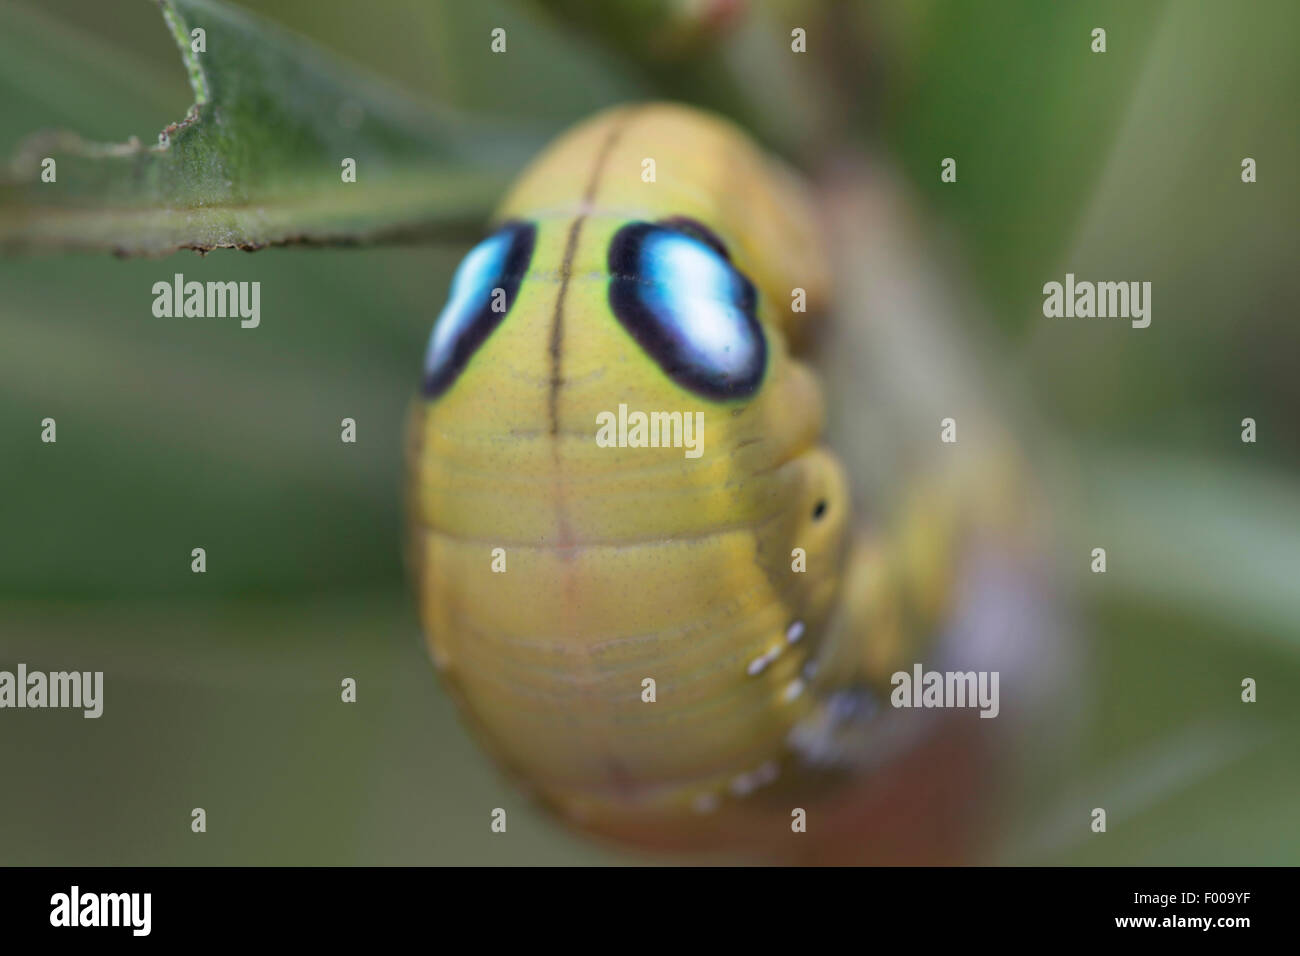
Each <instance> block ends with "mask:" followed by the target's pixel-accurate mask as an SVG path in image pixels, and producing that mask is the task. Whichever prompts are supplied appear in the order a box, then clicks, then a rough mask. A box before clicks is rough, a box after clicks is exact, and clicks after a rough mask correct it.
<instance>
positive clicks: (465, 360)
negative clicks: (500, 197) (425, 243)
mask: <svg viewBox="0 0 1300 956" xmlns="http://www.w3.org/2000/svg"><path fill="white" fill-rule="evenodd" d="M498 237H501V238H504V239H505V240H506V241H507V242H508V243H509V246H508V249H507V251H506V254H505V257H504V259H503V261H502V265H501V268H500V269H499V270H498V271H497V272H496V273H495V275H494V276H493V277H491V279H490V281H489V282H485V283H484V288H483V290H482V291H483V292H484V293H485V294H483V295H482V297H481V298H482V303H481V304H480V305H479V306H478V307H477V308H476V309H475V310H474V311H473V312H472V314H470V315H468V316H466V317H463V318H461V320H460V325H461V326H462V329H461V331H460V333H459V334H458V335H457V336H456V338H455V339H454V340H453V343H452V346H451V351H450V354H448V355H444V356H442V360H441V361H440V362H439V363H438V364H437V365H436V366H435V367H434V368H429V367H428V365H427V363H428V361H429V359H430V358H431V356H430V355H429V354H428V353H427V352H426V367H425V371H424V384H423V388H422V389H421V391H422V392H423V394H424V397H425V398H427V399H434V398H437V397H438V396H440V395H442V394H443V393H444V392H445V391H447V389H448V388H450V387H451V384H452V383H453V382H454V381H455V380H456V378H457V376H459V375H460V373H461V372H462V371H464V369H465V366H466V365H467V364H469V360H470V358H471V357H472V356H473V355H474V353H475V352H476V351H478V349H479V347H480V346H482V344H483V343H484V342H485V341H487V338H488V336H490V335H491V334H492V333H493V331H495V330H496V328H497V326H499V325H500V324H501V322H502V321H503V320H504V319H505V317H506V315H507V314H508V313H509V312H510V309H511V307H512V306H513V305H514V302H515V295H516V294H517V293H518V292H519V286H520V285H521V284H522V283H523V279H524V275H525V273H527V271H528V266H529V264H530V263H531V262H532V258H533V249H534V247H535V246H536V243H537V227H536V226H535V225H534V224H533V223H529V222H521V221H517V220H512V221H510V222H507V223H505V224H503V225H502V226H501V228H499V229H497V230H496V231H495V232H494V233H492V235H491V236H488V237H487V238H486V239H484V240H483V241H482V242H481V243H479V245H478V246H475V247H474V249H473V250H470V252H469V253H467V254H466V259H468V258H469V256H471V255H473V253H474V251H475V250H477V249H478V248H479V247H480V246H482V245H484V244H486V243H488V242H490V241H492V240H493V239H496V238H498ZM463 265H464V260H462V266H463ZM458 271H459V270H458ZM454 283H455V279H453V289H452V292H453V293H454V291H455V286H454ZM497 288H499V289H501V290H502V291H503V293H504V295H505V303H506V307H505V309H503V310H502V311H500V312H497V311H494V310H493V309H492V302H493V298H494V296H493V294H492V293H493V290H495V289H497ZM449 294H451V293H449ZM450 304H451V303H450V301H449V302H448V306H444V308H443V311H442V312H440V313H439V315H438V317H437V319H435V320H434V330H433V332H431V333H430V348H431V347H432V341H433V335H434V333H436V331H437V327H438V324H439V323H440V322H442V321H456V320H457V316H448V315H446V314H445V313H446V309H447V307H449V306H450Z"/></svg>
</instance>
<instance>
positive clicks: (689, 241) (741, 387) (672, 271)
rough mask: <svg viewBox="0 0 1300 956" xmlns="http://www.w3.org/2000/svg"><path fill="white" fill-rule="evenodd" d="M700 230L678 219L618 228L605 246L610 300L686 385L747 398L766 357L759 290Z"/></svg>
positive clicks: (629, 326) (620, 318) (695, 389)
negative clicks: (757, 311) (756, 313)
mask: <svg viewBox="0 0 1300 956" xmlns="http://www.w3.org/2000/svg"><path fill="white" fill-rule="evenodd" d="M681 222H686V221H684V220H683V221H681ZM701 229H703V227H702V226H701V227H699V228H690V229H688V228H686V227H685V226H682V225H680V224H679V221H678V220H669V221H667V222H665V223H660V224H655V223H648V222H634V223H629V224H628V225H626V226H624V227H623V228H622V229H620V230H619V231H618V232H617V233H616V234H615V235H614V238H613V240H612V241H611V243H610V247H609V271H610V273H611V275H612V277H613V278H612V279H611V280H610V286H609V304H610V307H611V308H612V309H613V310H614V315H615V316H616V317H617V318H618V321H619V322H620V323H621V324H622V326H623V328H625V329H626V330H627V331H628V333H629V334H630V335H631V336H632V337H633V338H634V339H636V341H637V343H638V344H640V346H641V348H642V349H644V350H645V352H646V354H647V355H649V356H650V357H651V358H652V359H654V360H655V362H656V363H657V364H658V365H659V367H660V368H662V369H663V370H664V372H665V373H666V374H667V375H668V377H669V378H671V379H672V380H673V381H675V382H677V383H678V384H679V385H681V386H682V387H683V388H687V389H689V390H690V391H692V392H695V393H696V394H698V395H702V396H704V397H706V398H712V399H720V400H721V399H734V398H744V397H746V396H748V395H752V394H753V393H754V392H755V391H756V390H757V389H758V386H759V383H761V382H762V380H763V371H764V368H765V367H766V364H767V342H766V340H765V339H764V338H763V329H762V327H761V326H760V325H759V323H758V319H757V317H756V316H755V312H754V310H755V308H756V304H757V295H756V294H755V292H754V286H753V284H752V283H751V282H750V281H749V280H748V279H747V278H745V276H744V275H742V274H741V273H740V272H738V271H737V270H736V268H735V267H734V266H733V265H732V264H731V263H730V262H729V261H728V259H727V256H726V251H725V249H724V248H723V247H722V245H721V242H720V241H719V240H717V239H716V237H714V236H713V234H712V233H711V232H707V230H706V231H705V234H701V232H700V230H701Z"/></svg>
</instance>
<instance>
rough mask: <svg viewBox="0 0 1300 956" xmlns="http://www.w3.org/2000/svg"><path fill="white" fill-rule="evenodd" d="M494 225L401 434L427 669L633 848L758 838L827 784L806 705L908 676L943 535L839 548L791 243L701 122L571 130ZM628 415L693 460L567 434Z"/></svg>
mask: <svg viewBox="0 0 1300 956" xmlns="http://www.w3.org/2000/svg"><path fill="white" fill-rule="evenodd" d="M495 222H496V227H495V231H494V232H493V233H492V235H491V236H490V237H489V239H488V240H485V242H484V244H483V245H481V246H480V247H477V248H476V250H475V251H474V252H471V254H470V255H469V256H468V257H467V258H466V260H465V263H464V264H463V265H462V267H461V270H460V271H459V272H458V274H457V277H456V280H455V281H454V282H453V287H452V292H451V296H450V300H449V302H448V305H447V307H446V308H445V309H444V311H443V313H442V315H441V316H440V317H439V319H438V322H437V323H435V328H434V334H433V338H432V339H431V343H430V351H429V355H428V356H427V358H426V369H425V390H424V392H425V394H424V396H423V398H422V399H421V401H420V402H419V403H418V405H417V408H416V411H415V413H414V415H413V420H412V426H411V438H410V482H411V485H410V491H411V494H410V500H411V510H412V534H411V549H412V555H413V564H414V567H415V568H416V571H417V574H416V577H417V588H418V594H419V600H420V609H421V617H422V623H423V626H424V629H425V632H426V635H427V639H428V643H429V647H430V650H431V654H432V657H433V660H434V662H435V665H436V667H437V669H438V670H439V672H440V673H441V675H442V678H443V680H444V681H445V683H446V684H447V686H448V687H450V688H451V689H452V691H453V693H454V695H455V697H456V699H457V701H458V703H459V705H460V706H461V708H462V710H463V712H464V714H465V715H466V716H467V718H468V720H469V722H470V723H471V725H472V726H473V727H474V728H475V730H476V731H477V733H478V735H479V737H480V738H481V739H482V740H483V742H484V744H485V745H486V746H487V747H488V748H489V749H490V750H491V752H492V753H494V754H495V755H496V757H497V758H498V759H499V761H500V762H501V763H502V764H503V765H504V766H505V767H507V768H508V769H509V771H510V772H511V773H512V775H513V776H514V777H515V778H516V779H517V780H519V781H520V782H521V783H522V784H524V785H526V787H527V788H529V789H530V791H531V792H533V793H535V794H536V795H537V796H538V797H539V798H540V799H541V800H542V801H544V802H545V803H546V804H548V805H549V806H551V807H552V808H554V809H555V810H556V812H558V813H559V814H561V815H562V816H563V817H564V818H565V819H567V820H569V821H570V822H572V823H574V824H575V825H578V826H581V827H584V828H587V829H590V830H594V831H598V832H601V833H606V834H612V835H615V836H618V837H620V838H622V839H626V840H631V841H636V842H640V843H646V844H651V845H655V846H673V845H682V846H696V847H705V846H719V845H725V844H741V845H745V846H750V847H758V848H760V849H761V848H762V847H764V846H766V845H768V844H773V845H775V844H779V843H780V842H781V841H782V840H787V841H788V840H789V839H790V837H791V834H792V832H793V833H797V832H798V828H797V827H794V828H792V825H791V820H792V817H797V810H799V809H805V810H806V809H807V808H808V807H809V806H810V805H812V804H813V803H814V802H815V801H817V800H821V799H823V797H825V796H826V795H827V794H831V795H832V797H831V799H833V794H834V793H835V787H834V785H835V784H837V783H838V782H840V781H842V780H844V779H846V778H847V779H851V778H852V775H851V774H848V775H846V774H845V772H844V771H843V769H842V768H839V767H836V766H834V763H835V762H834V760H829V761H828V760H826V759H823V758H825V756H826V754H825V753H824V752H820V751H824V750H825V747H824V746H821V745H819V744H817V743H816V741H815V740H814V742H813V743H811V744H808V743H807V741H808V739H809V738H810V737H812V738H816V737H817V735H818V733H819V732H818V730H817V728H818V727H823V726H824V725H825V724H826V722H827V720H828V719H829V718H828V710H827V708H828V705H829V704H831V703H836V706H837V707H839V708H840V709H841V710H843V706H842V705H843V704H844V701H843V700H842V699H841V700H839V701H838V702H835V700H834V698H835V696H836V694H837V693H840V692H841V691H844V690H845V689H848V688H852V687H856V686H863V687H874V688H875V689H876V691H877V700H884V699H885V698H886V697H887V695H888V680H887V674H888V671H889V669H890V668H892V667H894V666H896V665H898V664H900V662H901V663H905V664H907V665H908V666H910V659H905V658H904V656H903V650H904V648H905V647H907V646H909V645H911V646H916V645H918V644H921V645H923V644H924V640H925V638H926V636H927V634H926V632H927V631H928V630H932V629H933V627H934V625H935V622H936V621H937V620H939V619H940V617H941V616H942V614H943V613H944V608H945V606H946V604H947V603H948V598H949V590H950V577H951V572H950V570H949V569H948V564H949V562H950V559H951V554H950V550H949V549H950V545H951V540H952V539H953V538H954V536H955V535H956V534H957V531H956V530H955V529H956V527H957V525H958V524H959V523H960V521H959V520H958V519H956V518H953V517H952V514H951V512H952V509H951V508H946V507H928V506H927V507H925V508H921V509H916V514H917V516H918V517H917V520H915V521H911V522H910V523H909V522H907V521H904V522H903V523H902V524H903V525H904V526H905V527H904V534H905V535H906V536H907V538H908V542H909V543H908V544H907V547H906V548H904V549H902V550H903V551H905V552H906V554H902V553H901V552H900V553H899V554H898V555H891V550H893V551H897V550H898V549H897V548H894V547H893V546H892V545H891V544H890V543H889V541H887V540H884V539H882V538H880V537H879V536H877V537H874V538H870V537H868V538H863V539H861V540H860V541H859V543H858V544H857V545H852V544H851V543H850V541H849V535H848V533H847V532H848V529H849V528H850V527H851V526H852V525H851V514H850V501H849V493H848V486H847V482H846V479H845V476H844V474H843V472H842V469H841V467H840V465H839V463H838V461H837V459H836V458H835V456H834V455H833V454H832V453H831V452H830V451H829V450H828V449H827V448H826V447H824V446H823V445H822V444H821V433H822V429H823V414H824V410H823V399H822V395H821V390H820V388H819V385H818V382H817V379H816V378H815V376H814V374H813V373H812V371H811V370H810V369H809V367H808V366H807V365H805V364H804V363H803V362H801V361H799V360H798V359H797V358H796V357H795V356H794V355H793V354H792V345H791V343H792V342H795V343H797V342H798V340H799V339H800V331H801V329H800V326H799V323H800V321H801V320H802V319H803V318H804V317H805V313H804V312H800V311H793V310H792V308H791V303H792V302H793V301H796V300H798V299H799V296H800V295H802V296H803V298H804V300H805V301H806V303H807V309H808V311H809V312H815V311H816V310H817V309H818V308H819V307H821V306H822V304H823V303H824V302H825V300H826V298H827V296H828V291H829V290H828V276H827V270H826V266H825V262H826V257H825V255H824V252H823V250H822V248H821V246H820V244H819V236H818V230H817V226H816V224H815V222H814V217H813V215H812V212H811V209H810V208H809V206H808V203H807V200H806V198H805V197H804V195H803V193H802V192H801V189H800V187H799V185H798V184H797V183H796V182H795V181H794V180H793V179H792V178H791V176H790V175H789V174H788V173H787V172H786V171H785V170H784V169H783V168H780V167H778V166H777V165H776V164H775V163H774V162H773V161H771V160H769V159H768V158H767V157H765V156H764V155H763V154H762V153H761V152H760V151H759V150H758V149H757V148H756V147H755V146H754V145H753V144H752V143H751V142H750V141H749V140H748V139H747V138H745V137H744V136H743V135H742V134H741V133H740V132H739V131H737V130H736V129H735V128H733V127H732V126H731V125H729V124H728V123H726V122H724V121H722V120H719V119H717V118H713V117H710V116H708V115H705V114H702V113H700V112H697V111H694V110H690V109H687V108H683V107H677V106H669V105H657V104H656V105H646V106H628V107H620V108H617V109H613V110H610V111H607V112H605V113H602V114H600V115H598V116H597V117H595V118H593V119H591V120H589V121H588V122H585V123H583V124H581V125H580V126H578V127H577V128H576V129H574V130H572V131H571V132H569V133H567V134H566V135H564V136H563V137H561V138H560V139H559V140H558V141H557V142H556V143H555V144H553V145H552V146H551V147H550V148H549V149H548V150H547V151H546V152H545V153H544V154H543V155H542V156H541V157H540V158H539V159H537V160H536V161H535V163H534V164H533V165H532V166H531V167H530V168H529V169H528V170H527V171H526V172H525V173H524V174H523V176H522V178H521V179H520V181H519V183H518V184H517V186H516V188H515V189H514V190H513V191H512V193H511V194H510V195H509V196H508V198H507V199H506V200H505V202H504V203H503V205H502V207H501V209H500V210H499V212H498V214H497V216H496V218H495ZM795 290H801V292H796V291H795ZM637 412H643V413H646V414H647V417H648V416H649V415H650V413H662V415H663V416H664V417H663V418H661V419H659V421H660V422H661V424H663V429H662V434H663V436H665V438H667V437H668V436H670V435H671V436H674V437H675V436H676V435H678V434H679V432H678V431H675V430H674V429H677V428H678V427H679V426H677V424H676V423H677V421H678V419H676V418H673V417H672V416H673V415H674V414H679V415H680V416H681V419H680V420H681V421H683V422H690V421H695V422H700V423H702V429H700V430H699V433H698V434H697V435H693V436H691V437H693V438H699V439H700V440H699V442H698V445H699V448H698V454H697V455H696V456H692V455H689V454H687V452H688V451H690V448H689V446H686V444H685V441H683V442H673V443H669V442H667V441H665V442H663V443H660V447H649V446H648V445H649V442H647V441H643V442H642V443H638V442H637V441H636V437H635V436H633V435H632V434H631V433H630V432H629V433H628V434H627V435H626V436H625V437H626V438H627V440H626V442H622V443H617V442H616V443H611V442H610V441H603V442H602V441H599V440H598V434H599V432H600V430H601V427H602V424H601V423H602V422H603V423H605V425H606V426H609V424H610V422H619V421H621V419H620V416H624V417H631V416H634V415H635V413H637ZM669 423H671V427H670V425H669ZM621 429H622V426H621V424H620V425H618V426H617V427H612V426H610V431H609V435H614V434H615V433H616V432H617V433H620V434H621ZM641 437H642V439H643V440H644V438H645V436H644V434H643V435H642V436H641ZM925 500H926V501H927V502H929V503H931V504H933V502H935V501H937V500H938V497H937V496H933V495H932V496H930V497H927V498H926V499H925ZM895 558H896V560H895ZM908 635H912V636H911V637H910V638H909V637H908ZM841 716H842V715H841ZM823 736H824V735H823ZM827 739H829V738H827ZM801 741H803V742H802V743H801ZM825 742H826V741H825V740H823V744H825ZM819 747H820V751H819Z"/></svg>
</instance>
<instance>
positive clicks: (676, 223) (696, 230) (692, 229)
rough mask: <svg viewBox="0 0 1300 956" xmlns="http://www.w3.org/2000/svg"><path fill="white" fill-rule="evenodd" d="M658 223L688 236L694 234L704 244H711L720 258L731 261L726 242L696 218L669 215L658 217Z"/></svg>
mask: <svg viewBox="0 0 1300 956" xmlns="http://www.w3.org/2000/svg"><path fill="white" fill-rule="evenodd" d="M659 225H661V226H667V227H668V228H669V229H676V230H677V231H678V232H684V233H686V234H687V235H688V236H694V237H695V238H696V239H699V240H700V241H701V242H703V243H704V244H705V245H708V246H712V247H713V250H714V251H715V252H716V253H717V254H718V255H720V256H722V258H724V259H726V260H727V261H728V262H730V261H731V253H729V252H728V251H727V244H726V243H725V242H723V241H722V239H721V238H720V237H719V236H718V234H717V233H716V232H714V231H713V230H712V229H710V228H709V227H708V226H706V225H705V224H704V223H702V222H700V221H699V220H698V219H692V218H691V217H690V216H669V217H668V218H667V219H660V220H659Z"/></svg>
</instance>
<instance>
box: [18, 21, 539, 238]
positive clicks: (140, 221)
mask: <svg viewBox="0 0 1300 956" xmlns="http://www.w3.org/2000/svg"><path fill="white" fill-rule="evenodd" d="M156 2H157V3H158V6H159V8H160V10H161V12H162V15H163V17H164V20H165V22H166V24H167V27H168V30H169V32H170V33H171V34H172V36H173V38H174V39H175V41H176V43H177V46H178V48H179V50H180V53H181V58H182V61H183V63H184V66H185V69H186V72H187V74H188V77H189V82H190V87H191V89H192V91H193V95H194V104H193V106H192V107H191V108H190V110H189V111H188V113H187V114H186V115H185V116H184V117H182V118H180V119H179V120H177V121H175V122H172V123H170V124H169V125H167V126H166V127H165V128H164V129H163V130H162V132H161V133H160V134H159V140H158V142H157V143H142V142H140V141H139V140H137V139H135V138H134V137H132V138H131V139H130V140H128V141H126V142H123V143H95V142H89V141H87V140H85V139H83V138H82V137H81V136H79V135H77V134H76V133H71V132H67V131H46V132H42V133H38V134H35V135H34V136H32V137H29V138H28V139H27V140H26V141H25V142H24V143H23V144H22V145H21V146H20V147H19V149H18V151H17V154H16V155H15V157H14V158H13V160H12V161H11V163H10V165H9V169H8V170H7V171H6V173H5V175H4V177H3V179H2V180H0V251H4V252H16V251H28V250H42V249H47V250H48V249H53V250H59V249H111V250H113V251H115V252H117V253H119V254H123V255H140V254H144V255H161V254H165V253H167V252H170V251H173V250H175V249H180V248H188V249H197V250H200V251H207V250H210V249H216V248H242V249H257V248H261V247H263V246H267V245H281V244H288V243H304V242H305V243H354V242H362V241H372V240H379V239H393V238H429V237H438V236H441V235H447V234H456V233H458V232H460V231H462V230H464V229H466V227H468V226H470V225H471V224H477V223H478V222H479V221H481V220H482V219H483V217H484V216H485V215H486V213H487V210H488V209H490V208H491V206H492V204H493V203H494V202H495V201H496V198H497V197H498V195H499V194H500V192H501V190H502V189H503V188H504V187H505V186H506V185H507V184H508V182H509V180H510V178H511V177H512V176H513V175H514V173H515V172H516V171H517V169H518V167H519V166H520V165H521V164H522V163H523V162H524V161H525V160H526V159H527V158H528V156H529V155H531V154H532V152H534V150H535V149H536V147H537V145H538V143H539V141H540V137H538V136H536V135H530V134H529V133H528V132H526V131H525V132H519V131H515V130H502V129H496V128H492V127H490V126H488V125H485V124H482V123H478V122H475V121H473V120H471V119H468V118H465V117H459V116H456V115H453V114H451V113H449V112H446V111H439V110H436V109H433V108H431V107H429V106H426V105H422V104H419V103H416V102H413V101H411V100H410V99H408V98H406V97H405V96H404V95H402V94H401V93H398V92H396V91H394V90H392V89H390V88H388V87H386V86H384V85H383V84H381V83H380V82H378V81H376V80H375V79H373V78H371V77H368V76H365V75H363V74H361V73H359V72H357V71H356V70H354V69H352V68H350V67H348V66H346V65H344V64H342V63H340V62H338V61H337V60H334V59H333V58H331V57H330V56H329V55H327V54H326V53H324V52H323V51H321V50H319V49H318V48H316V47H315V46H313V45H311V44H309V43H308V42H306V41H304V40H302V39H300V38H298V37H296V36H294V35H292V34H290V33H288V32H286V31H284V30H282V29H280V28H278V27H276V26H274V25H272V24H270V23H268V22H266V21H265V20H261V19H259V18H256V17H254V16H252V15H250V14H248V13H245V12H243V11H241V10H237V9H234V8H232V7H230V6H228V5H226V4H224V3H220V2H218V0H156ZM10 15H11V14H6V16H10ZM198 29H201V30H203V31H204V37H203V39H204V43H205V49H204V50H203V51H202V52H195V50H194V49H193V48H192V31H194V30H198ZM46 157H49V158H52V159H54V160H55V162H56V164H57V165H56V170H57V178H56V180H55V182H42V181H41V171H42V161H43V159H44V158H46ZM346 158H350V159H354V160H355V161H356V170H357V172H356V182H354V183H345V182H344V181H343V178H342V164H343V161H344V159H346Z"/></svg>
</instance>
